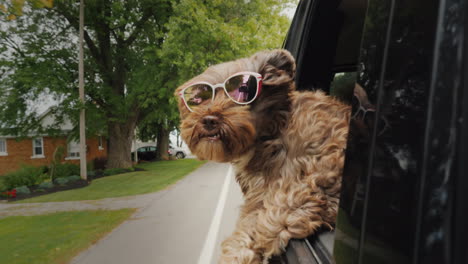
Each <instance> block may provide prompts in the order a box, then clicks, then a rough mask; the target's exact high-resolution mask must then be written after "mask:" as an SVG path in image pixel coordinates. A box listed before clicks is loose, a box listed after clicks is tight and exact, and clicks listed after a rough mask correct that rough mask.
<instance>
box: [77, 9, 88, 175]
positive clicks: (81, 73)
mask: <svg viewBox="0 0 468 264" xmlns="http://www.w3.org/2000/svg"><path fill="white" fill-rule="evenodd" d="M83 27H84V0H80V29H79V31H80V33H79V35H80V36H79V45H80V51H79V53H78V79H79V80H78V88H79V93H80V102H81V103H82V106H84V104H85V100H84V63H83V37H84V29H83ZM85 131H86V130H85V109H84V107H83V108H82V109H81V110H80V175H81V178H82V179H83V180H87V179H88V176H87V170H86V134H85Z"/></svg>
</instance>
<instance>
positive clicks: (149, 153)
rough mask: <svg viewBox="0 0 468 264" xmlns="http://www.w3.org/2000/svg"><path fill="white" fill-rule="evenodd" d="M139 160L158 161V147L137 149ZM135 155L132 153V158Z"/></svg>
mask: <svg viewBox="0 0 468 264" xmlns="http://www.w3.org/2000/svg"><path fill="white" fill-rule="evenodd" d="M137 153H138V160H145V161H151V160H155V159H156V147H152V146H147V147H141V148H138V149H137ZM133 157H134V153H133V152H132V158H133Z"/></svg>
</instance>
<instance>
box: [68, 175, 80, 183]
mask: <svg viewBox="0 0 468 264" xmlns="http://www.w3.org/2000/svg"><path fill="white" fill-rule="evenodd" d="M67 179H68V181H69V182H75V181H79V180H81V177H80V176H77V175H72V176H68V177H67Z"/></svg>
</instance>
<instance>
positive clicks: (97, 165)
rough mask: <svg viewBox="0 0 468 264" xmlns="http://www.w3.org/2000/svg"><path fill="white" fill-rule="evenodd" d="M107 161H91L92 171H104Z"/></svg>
mask: <svg viewBox="0 0 468 264" xmlns="http://www.w3.org/2000/svg"><path fill="white" fill-rule="evenodd" d="M106 163H107V159H106V158H95V159H94V160H93V169H94V170H104V169H105V168H106Z"/></svg>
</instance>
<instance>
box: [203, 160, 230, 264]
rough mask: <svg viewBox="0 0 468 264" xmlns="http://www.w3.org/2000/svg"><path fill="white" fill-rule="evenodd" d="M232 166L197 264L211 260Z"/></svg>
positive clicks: (207, 262) (205, 263)
mask: <svg viewBox="0 0 468 264" xmlns="http://www.w3.org/2000/svg"><path fill="white" fill-rule="evenodd" d="M231 175H232V166H229V169H228V172H227V174H226V178H225V179H224V183H223V188H222V189H221V194H220V196H219V201H218V204H217V205H216V210H215V214H214V216H213V220H211V224H210V229H209V230H208V234H207V235H206V239H205V244H204V245H203V249H202V251H201V254H200V257H199V258H198V264H209V263H211V259H212V258H213V253H214V248H215V243H216V237H217V236H218V231H219V226H220V225H221V217H222V216H223V211H224V206H225V205H226V197H227V194H228V191H229V185H230V183H231Z"/></svg>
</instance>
